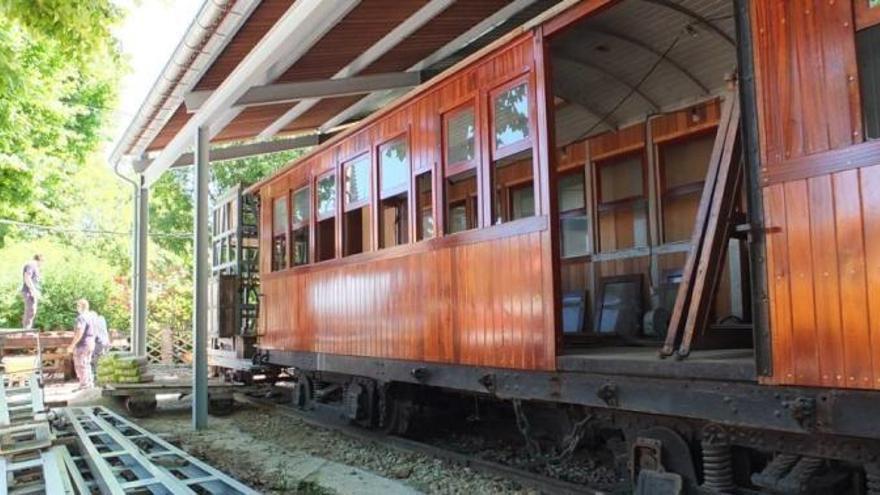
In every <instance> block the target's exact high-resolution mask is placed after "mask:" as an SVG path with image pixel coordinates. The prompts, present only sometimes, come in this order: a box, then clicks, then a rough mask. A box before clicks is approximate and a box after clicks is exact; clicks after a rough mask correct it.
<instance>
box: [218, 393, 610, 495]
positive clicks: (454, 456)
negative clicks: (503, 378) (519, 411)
mask: <svg viewBox="0 0 880 495" xmlns="http://www.w3.org/2000/svg"><path fill="white" fill-rule="evenodd" d="M234 398H235V400H236V401H237V402H240V403H244V404H249V405H252V406H256V407H261V408H266V409H271V410H273V411H274V412H277V413H280V414H283V415H287V416H292V417H296V418H299V419H301V420H303V421H305V422H306V423H308V424H310V425H312V426H317V427H320V428H326V429H330V430H333V431H336V432H338V433H341V434H343V435H345V436H347V437H349V438H352V439H354V440H358V441H361V442H369V443H373V444H376V445H381V446H384V447H391V448H393V449H395V450H398V451H401V452H406V453H416V454H422V455H425V456H429V457H432V458H437V459H442V460H445V461H448V462H452V463H455V464H459V465H462V466H465V467H469V468H471V469H473V470H475V471H478V472H480V473H482V474H486V475H490V476H498V477H501V478H504V479H507V480H510V481H514V482H516V483H518V484H520V485H521V486H523V487H526V488H531V489H534V490H538V491H540V492H541V493H548V494H562V495H600V494H603V493H606V492H603V491H600V490H595V489H592V488H589V487H587V486H584V485H579V484H575V483H569V482H566V481H562V480H558V479H555V478H551V477H548V476H543V475H540V474H535V473H532V472H529V471H524V470H522V469H517V468H514V467H511V466H507V465H504V464H500V463H497V462H492V461H487V460H485V459H480V458H478V457H475V456H472V455H468V454H462V453H460V452H455V451H452V450H449V449H445V448H442V447H438V446H436V445H431V444H429V443H424V442H419V441H416V440H412V439H409V438H402V437H397V436H391V435H387V434H384V433H381V432H377V431H372V430H365V429H363V428H360V427H357V426H353V425H350V424H348V423H347V422H344V421H343V420H341V419H340V420H338V421H337V420H334V419H332V418H327V417H323V416H320V415H319V414H316V413H312V412H308V411H303V410H300V409H297V408H294V407H291V406H287V405H284V404H279V403H277V402H275V401H273V400H271V399H265V398H260V397H254V396H252V395H248V394H246V393H239V392H236V393H235V394H234Z"/></svg>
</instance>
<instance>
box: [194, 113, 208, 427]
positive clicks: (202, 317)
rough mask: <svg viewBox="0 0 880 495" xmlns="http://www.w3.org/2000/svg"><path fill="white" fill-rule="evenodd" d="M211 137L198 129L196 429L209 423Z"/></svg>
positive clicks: (195, 257) (195, 287)
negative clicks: (209, 176) (209, 180)
mask: <svg viewBox="0 0 880 495" xmlns="http://www.w3.org/2000/svg"><path fill="white" fill-rule="evenodd" d="M210 140H211V136H210V134H209V129H208V127H207V126H199V127H198V129H197V131H196V142H195V165H196V166H195V192H194V201H193V204H194V205H195V215H194V219H195V221H194V228H193V232H194V234H195V242H194V248H193V267H194V268H193V287H194V289H193V393H192V421H193V428H194V429H196V430H202V429H204V428H205V427H207V424H208V352H207V344H208V342H207V338H208V305H207V303H208V273H209V270H210V267H209V266H208V250H209V249H210V239H208V174H210V173H211V172H210V169H209V167H208V148H209V142H210Z"/></svg>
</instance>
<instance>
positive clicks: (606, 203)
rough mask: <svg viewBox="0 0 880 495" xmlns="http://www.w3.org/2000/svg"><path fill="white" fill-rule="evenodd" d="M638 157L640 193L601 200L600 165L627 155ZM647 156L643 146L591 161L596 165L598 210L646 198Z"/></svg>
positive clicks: (613, 161) (604, 165) (605, 164)
mask: <svg viewBox="0 0 880 495" xmlns="http://www.w3.org/2000/svg"><path fill="white" fill-rule="evenodd" d="M635 156H638V157H639V162H640V163H641V168H642V193H641V194H636V195H632V196H626V197H624V198H618V199H615V200H612V201H603V200H602V171H601V170H602V167H607V166H609V165H611V164H614V163H619V162H621V161H624V160H626V159H627V158H629V157H635ZM646 158H647V157H646V156H645V149H644V147H642V148H639V149H637V150H634V151H629V152H625V153H618V154H615V155H612V156H607V157H603V158H601V159H599V160H595V161H593V164H594V166H595V167H596V208H597V210H598V211H602V209H603V208H605V209H609V208H611V209H615V208H617V207H619V206H621V205H628V204H630V203H633V204H634V203H636V202H638V201H639V200H645V201H647V199H648V165H647V159H646Z"/></svg>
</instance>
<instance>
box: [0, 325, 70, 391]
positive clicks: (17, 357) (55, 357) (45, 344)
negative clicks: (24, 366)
mask: <svg viewBox="0 0 880 495" xmlns="http://www.w3.org/2000/svg"><path fill="white" fill-rule="evenodd" d="M72 341H73V332H36V331H30V330H18V329H11V330H5V329H4V330H2V331H0V357H2V360H3V363H4V364H6V365H7V367H8V366H14V363H16V362H23V361H25V360H26V356H39V357H40V361H41V363H40V369H41V372H42V374H43V378H44V379H46V380H50V381H51V380H55V381H66V380H69V379H71V378H73V376H74V372H73V359H72V357H71V355H70V352H69V351H68V348H69V347H70V343H71V342H72ZM30 368H31V369H29V370H22V371H28V372H30V371H32V370H33V366H31V367H30Z"/></svg>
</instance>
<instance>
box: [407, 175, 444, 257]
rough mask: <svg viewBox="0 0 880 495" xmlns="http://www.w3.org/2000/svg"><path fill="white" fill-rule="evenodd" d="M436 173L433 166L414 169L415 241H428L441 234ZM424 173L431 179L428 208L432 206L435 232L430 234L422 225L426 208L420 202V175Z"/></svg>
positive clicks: (432, 220)
mask: <svg viewBox="0 0 880 495" xmlns="http://www.w3.org/2000/svg"><path fill="white" fill-rule="evenodd" d="M436 174H437V172H436V170H435V169H434V168H431V167H429V168H426V169H422V170H419V171H413V177H412V182H413V200H414V205H413V208H414V209H415V218H414V219H413V221H414V222H415V238H414V239H413V241H414V242H422V241H427V240H430V239H434V238H436V237H439V235H440V233H439V232H438V229H437V205H436V202H437V201H436V199H437V185H436V182H435V180H436ZM423 175H428V176H429V179H430V180H429V181H428V184H430V186H431V191H430V192H431V194H430V201H429V202H428V206H427V208H430V211H431V223H432V224H433V229H432V230H433V232H431V235H430V236H427V235H424V232H423V231H424V228H423V227H422V212H423V211H424V210H425V208H422V207H421V205H420V204H419V199H420V198H419V193H420V192H421V191H420V190H419V177H422V176H423Z"/></svg>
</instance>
